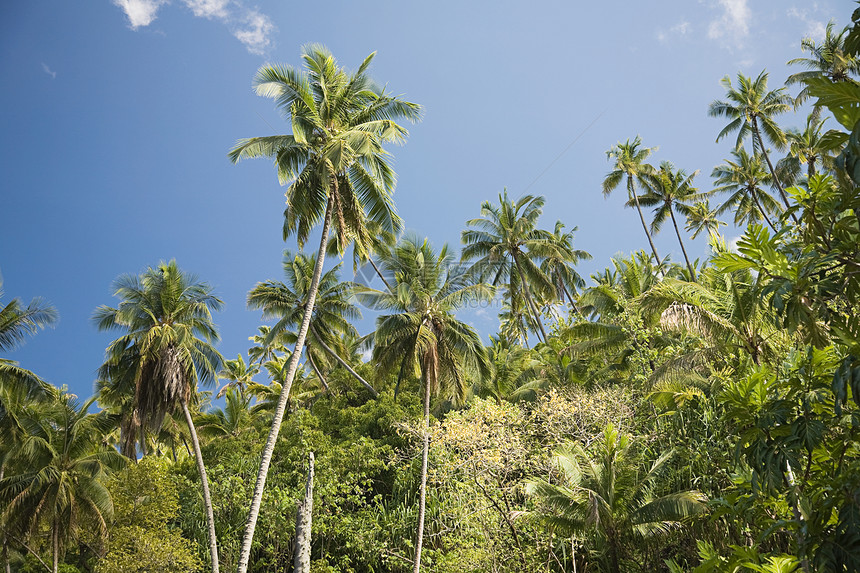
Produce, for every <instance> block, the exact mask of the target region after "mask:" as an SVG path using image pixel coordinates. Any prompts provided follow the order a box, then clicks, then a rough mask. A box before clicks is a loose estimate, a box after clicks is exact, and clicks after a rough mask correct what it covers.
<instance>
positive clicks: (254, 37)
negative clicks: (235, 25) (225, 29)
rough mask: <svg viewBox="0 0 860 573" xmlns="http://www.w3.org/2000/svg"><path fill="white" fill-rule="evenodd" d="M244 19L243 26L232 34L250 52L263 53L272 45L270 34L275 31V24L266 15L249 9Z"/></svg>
mask: <svg viewBox="0 0 860 573" xmlns="http://www.w3.org/2000/svg"><path fill="white" fill-rule="evenodd" d="M244 20H245V22H244V26H243V27H241V28H239V29H237V30H236V31H234V32H233V35H234V36H236V39H238V40H239V41H240V42H242V43H243V44H245V47H246V48H248V51H249V52H251V53H252V54H258V55H263V54H265V53H266V50H267V49H268V48H269V47H271V45H272V40H271V38H270V36H271V34H272V32H274V31H275V25H274V24H272V21H271V20H269V17H268V16H266V15H265V14H261V13H259V12H257V11H256V10H251V11H249V12H248V14H247V15H246V16H245V19H244Z"/></svg>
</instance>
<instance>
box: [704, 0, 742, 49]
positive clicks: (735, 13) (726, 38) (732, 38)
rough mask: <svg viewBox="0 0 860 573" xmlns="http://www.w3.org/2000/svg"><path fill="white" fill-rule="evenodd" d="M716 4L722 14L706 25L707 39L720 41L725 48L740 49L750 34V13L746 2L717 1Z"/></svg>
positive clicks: (738, 0)
mask: <svg viewBox="0 0 860 573" xmlns="http://www.w3.org/2000/svg"><path fill="white" fill-rule="evenodd" d="M717 3H718V5H719V7H720V8H721V9H722V14H720V16H719V17H718V18H716V19H715V20H712V21H711V23H710V25H708V37H709V38H710V39H712V40H722V41H723V42H724V45H726V46H727V47H740V46H741V45H742V44H743V41H744V39H745V38H746V37H747V36H748V35H749V32H750V19H751V18H752V11H751V10H750V8H749V6H747V0H718V2H717ZM726 42H728V43H726Z"/></svg>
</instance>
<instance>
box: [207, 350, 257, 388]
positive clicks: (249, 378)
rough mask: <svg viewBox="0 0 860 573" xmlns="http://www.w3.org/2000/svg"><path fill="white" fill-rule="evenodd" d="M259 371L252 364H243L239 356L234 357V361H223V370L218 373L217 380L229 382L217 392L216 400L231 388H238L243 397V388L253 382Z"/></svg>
mask: <svg viewBox="0 0 860 573" xmlns="http://www.w3.org/2000/svg"><path fill="white" fill-rule="evenodd" d="M259 371H260V366H259V365H257V364H254V362H253V361H252V362H251V363H250V364H245V359H244V358H243V357H242V355H241V354H239V355H237V356H236V360H225V361H224V368H223V369H222V370H221V372H219V373H218V378H223V379H225V380H229V382H228V383H227V384H225V385H224V387H223V388H221V389H220V390H218V396H217V397H218V398H221V397H222V396H223V395H224V394H226V393H227V391H228V390H229V389H231V388H238V389H239V394H240V395H241V396H245V388H247V387H248V385H249V384H251V383H252V382H253V381H254V376H256V374H257V373H258V372H259Z"/></svg>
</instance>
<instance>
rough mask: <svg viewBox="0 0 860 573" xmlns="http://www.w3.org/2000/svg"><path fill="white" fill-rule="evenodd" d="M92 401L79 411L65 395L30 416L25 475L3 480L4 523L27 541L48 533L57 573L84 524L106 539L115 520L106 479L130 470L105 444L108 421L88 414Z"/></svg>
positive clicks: (24, 452)
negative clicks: (69, 544) (67, 545)
mask: <svg viewBox="0 0 860 573" xmlns="http://www.w3.org/2000/svg"><path fill="white" fill-rule="evenodd" d="M93 401H94V399H90V400H89V401H87V402H86V403H84V404H83V405H79V404H78V403H77V401H76V400H74V399H73V398H72V397H71V396H70V395H69V394H63V395H61V396H60V397H59V399H58V401H57V402H56V403H54V404H52V406H51V407H50V409H48V410H47V411H46V410H45V409H42V410H41V411H39V412H33V411H31V412H29V414H30V417H31V420H30V422H29V423H27V426H28V428H29V429H30V430H31V431H30V432H29V433H28V435H27V436H26V437H25V438H24V440H23V443H22V444H21V448H20V450H19V453H18V456H19V457H20V458H21V461H22V467H24V468H25V469H24V471H23V472H21V473H16V474H13V475H10V476H7V477H5V478H3V479H2V480H0V506H3V507H5V509H4V510H3V511H2V513H0V523H3V524H4V527H7V528H8V529H9V530H11V531H13V532H18V533H20V534H21V535H24V536H32V535H34V534H35V533H36V532H37V531H38V530H39V529H40V528H41V527H47V529H48V530H49V531H50V536H51V553H52V557H53V566H52V568H51V569H50V570H51V571H52V572H53V573H57V571H58V566H59V557H60V553H61V551H62V548H63V546H64V545H65V541H66V539H68V538H69V537H71V536H75V535H77V533H78V530H79V527H80V525H81V523H82V522H84V523H86V522H87V520H89V521H90V522H91V523H93V524H95V525H96V527H97V529H98V531H99V532H100V533H101V534H102V535H103V534H104V533H105V531H106V528H107V523H108V521H109V520H110V519H111V516H112V515H113V503H112V502H111V497H110V494H109V493H108V490H107V487H105V479H106V477H107V475H108V472H109V471H111V470H119V469H121V468H122V467H123V465H124V464H125V458H123V457H122V456H121V455H120V454H119V452H117V451H116V450H115V449H113V448H112V447H110V446H106V445H104V444H103V442H102V437H103V435H104V433H105V432H106V431H107V430H108V428H109V427H110V424H111V421H110V420H109V419H108V416H107V415H105V414H87V409H88V408H89V406H90V405H91V404H92V403H93ZM24 415H25V416H26V415H27V413H25V414H24ZM28 549H29V548H28Z"/></svg>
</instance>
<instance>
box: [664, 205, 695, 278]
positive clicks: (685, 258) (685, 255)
mask: <svg viewBox="0 0 860 573" xmlns="http://www.w3.org/2000/svg"><path fill="white" fill-rule="evenodd" d="M669 215H671V216H672V224H673V225H674V226H675V234H676V235H677V236H678V243H680V244H681V252H682V253H684V260H685V261H687V270H689V271H690V276H691V277H693V282H696V270H695V269H694V268H693V265H691V264H690V258H689V257H688V256H687V249H685V248H684V241H683V240H681V231H679V230H678V222H677V221H676V220H675V211H674V210H672V206H671V205H669Z"/></svg>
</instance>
